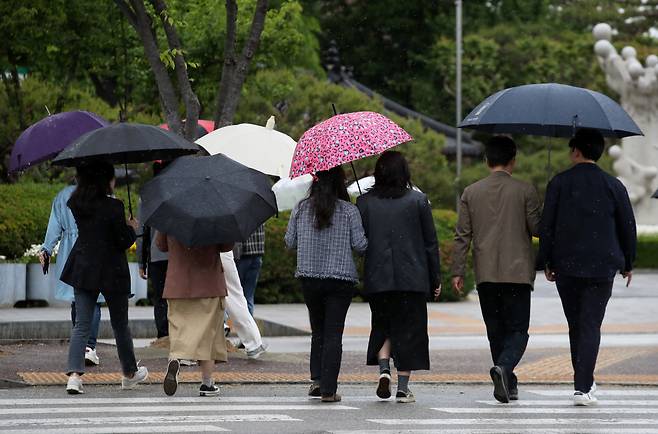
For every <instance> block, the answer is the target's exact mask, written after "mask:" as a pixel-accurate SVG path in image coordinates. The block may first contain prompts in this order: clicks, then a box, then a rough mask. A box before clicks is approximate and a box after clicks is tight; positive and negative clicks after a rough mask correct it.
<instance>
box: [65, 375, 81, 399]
mask: <svg viewBox="0 0 658 434" xmlns="http://www.w3.org/2000/svg"><path fill="white" fill-rule="evenodd" d="M66 392H67V393H68V394H69V395H80V394H82V393H85V391H84V390H82V378H80V376H79V375H75V374H71V375H69V381H67V382H66Z"/></svg>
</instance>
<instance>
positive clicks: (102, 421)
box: [0, 414, 302, 432]
mask: <svg viewBox="0 0 658 434" xmlns="http://www.w3.org/2000/svg"><path fill="white" fill-rule="evenodd" d="M167 422H177V423H222V422H302V419H295V418H293V417H290V416H288V415H285V414H231V415H208V416H200V415H193V416H190V415H183V414H181V415H176V416H110V417H84V416H80V417H70V418H45V419H36V418H32V419H19V418H17V419H11V420H0V427H12V426H23V425H36V426H38V427H41V426H47V425H55V426H75V425H110V424H115V425H126V424H136V425H154V424H163V423H167ZM33 432H34V431H33Z"/></svg>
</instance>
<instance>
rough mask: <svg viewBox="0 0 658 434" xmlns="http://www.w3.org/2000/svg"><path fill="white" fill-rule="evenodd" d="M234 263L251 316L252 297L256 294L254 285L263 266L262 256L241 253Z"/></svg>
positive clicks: (252, 309)
mask: <svg viewBox="0 0 658 434" xmlns="http://www.w3.org/2000/svg"><path fill="white" fill-rule="evenodd" d="M236 265H237V267H238V274H239V275H240V283H241V284H242V291H243V292H244V298H246V299H247V307H248V308H249V313H250V314H251V316H254V297H255V295H256V285H257V284H258V275H259V274H260V268H261V267H262V266H263V256H262V255H243V256H241V257H240V259H239V260H238V261H237V263H236Z"/></svg>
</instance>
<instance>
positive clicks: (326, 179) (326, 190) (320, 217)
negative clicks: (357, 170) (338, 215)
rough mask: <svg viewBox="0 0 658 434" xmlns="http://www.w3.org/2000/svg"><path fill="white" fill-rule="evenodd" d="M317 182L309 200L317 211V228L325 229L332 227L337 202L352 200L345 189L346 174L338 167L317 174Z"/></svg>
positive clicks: (314, 183)
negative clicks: (339, 200)
mask: <svg viewBox="0 0 658 434" xmlns="http://www.w3.org/2000/svg"><path fill="white" fill-rule="evenodd" d="M315 175H316V177H317V180H315V181H314V182H313V184H312V185H311V194H310V196H309V200H310V201H311V205H312V206H313V210H314V211H315V227H316V228H318V229H324V228H328V227H329V226H331V219H332V217H333V216H334V211H335V209H336V201H337V200H338V199H342V200H345V201H348V202H349V200H350V196H349V195H348V194H347V188H346V187H345V172H344V171H343V168H342V167H340V166H338V167H334V168H332V169H329V170H323V171H321V172H318V173H316V174H315Z"/></svg>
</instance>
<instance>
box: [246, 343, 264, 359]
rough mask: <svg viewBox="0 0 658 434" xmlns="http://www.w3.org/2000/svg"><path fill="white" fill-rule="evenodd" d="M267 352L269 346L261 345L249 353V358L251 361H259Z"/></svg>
mask: <svg viewBox="0 0 658 434" xmlns="http://www.w3.org/2000/svg"><path fill="white" fill-rule="evenodd" d="M265 352H267V345H265V344H261V345H260V346H259V347H258V348H256V349H255V350H251V351H247V357H248V358H250V359H257V358H259V357H260V356H262V355H263V354H265Z"/></svg>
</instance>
